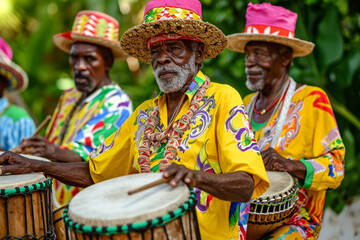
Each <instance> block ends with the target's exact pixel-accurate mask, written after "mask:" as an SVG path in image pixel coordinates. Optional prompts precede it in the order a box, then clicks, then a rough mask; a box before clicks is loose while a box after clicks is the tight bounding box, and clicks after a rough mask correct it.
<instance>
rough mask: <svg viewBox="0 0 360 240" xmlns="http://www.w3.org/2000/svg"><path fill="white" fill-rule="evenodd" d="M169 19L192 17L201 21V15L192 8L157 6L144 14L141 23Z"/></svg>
mask: <svg viewBox="0 0 360 240" xmlns="http://www.w3.org/2000/svg"><path fill="white" fill-rule="evenodd" d="M169 19H193V20H200V21H202V19H201V17H200V16H199V15H198V14H196V12H194V11H192V10H188V9H183V8H177V7H157V8H153V9H151V10H150V11H149V12H148V13H147V14H146V15H145V16H144V22H143V23H148V22H153V21H158V20H169Z"/></svg>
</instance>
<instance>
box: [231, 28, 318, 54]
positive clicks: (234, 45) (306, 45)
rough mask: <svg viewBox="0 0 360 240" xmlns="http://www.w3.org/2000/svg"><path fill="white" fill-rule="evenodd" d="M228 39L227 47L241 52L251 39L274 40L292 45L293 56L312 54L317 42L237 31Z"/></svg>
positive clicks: (274, 41) (273, 41)
mask: <svg viewBox="0 0 360 240" xmlns="http://www.w3.org/2000/svg"><path fill="white" fill-rule="evenodd" d="M227 39H228V46H227V48H228V49H230V50H232V51H235V52H241V53H244V52H245V46H246V44H247V43H248V42H251V41H262V42H272V43H278V44H281V45H285V46H288V47H291V48H292V49H293V57H303V56H306V55H308V54H310V53H311V52H312V51H313V49H314V47H315V44H314V43H312V42H308V41H304V40H301V39H298V38H287V37H283V36H276V35H270V34H248V33H235V34H231V35H229V36H227Z"/></svg>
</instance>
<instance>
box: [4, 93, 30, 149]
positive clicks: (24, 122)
mask: <svg viewBox="0 0 360 240" xmlns="http://www.w3.org/2000/svg"><path fill="white" fill-rule="evenodd" d="M34 132H35V124H34V121H33V120H32V118H31V117H30V116H29V114H28V113H27V112H26V111H25V110H24V109H22V108H21V107H19V106H16V105H13V104H10V103H9V101H8V99H7V98H6V97H2V98H0V148H1V149H2V150H4V151H8V150H11V149H13V148H14V147H16V146H18V145H20V142H21V140H22V139H23V138H29V137H31V135H32V134H33V133H34Z"/></svg>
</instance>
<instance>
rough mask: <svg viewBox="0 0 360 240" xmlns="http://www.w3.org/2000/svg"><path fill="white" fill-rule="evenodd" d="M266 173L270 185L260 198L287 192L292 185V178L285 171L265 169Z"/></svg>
mask: <svg viewBox="0 0 360 240" xmlns="http://www.w3.org/2000/svg"><path fill="white" fill-rule="evenodd" d="M266 173H267V176H268V178H269V181H270V187H269V188H268V190H267V191H266V192H265V193H264V194H263V195H262V196H261V198H267V197H272V196H277V195H279V194H280V193H284V192H288V191H289V190H290V189H291V188H292V187H293V186H294V178H293V177H292V176H291V175H290V174H288V173H287V172H278V171H267V172H266Z"/></svg>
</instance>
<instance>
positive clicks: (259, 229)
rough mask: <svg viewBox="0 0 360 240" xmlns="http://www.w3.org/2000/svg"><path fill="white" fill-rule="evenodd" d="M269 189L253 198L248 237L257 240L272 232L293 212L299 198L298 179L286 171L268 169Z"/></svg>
mask: <svg viewBox="0 0 360 240" xmlns="http://www.w3.org/2000/svg"><path fill="white" fill-rule="evenodd" d="M267 176H268V178H269V181H270V187H269V189H268V190H267V191H266V192H265V193H264V194H263V195H262V196H261V197H259V198H257V199H253V200H251V203H250V211H249V219H248V230H247V235H246V237H247V239H250V240H256V239H260V238H261V237H263V236H264V235H265V234H268V233H270V232H271V231H273V230H274V229H275V228H277V227H278V226H279V225H280V224H282V223H283V222H285V221H286V220H287V219H289V218H290V217H291V215H292V214H293V212H294V210H295V207H296V203H297V200H298V194H297V192H298V191H297V190H298V185H297V181H296V180H295V179H294V178H293V177H292V176H291V175H290V174H288V173H286V172H277V171H267Z"/></svg>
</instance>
